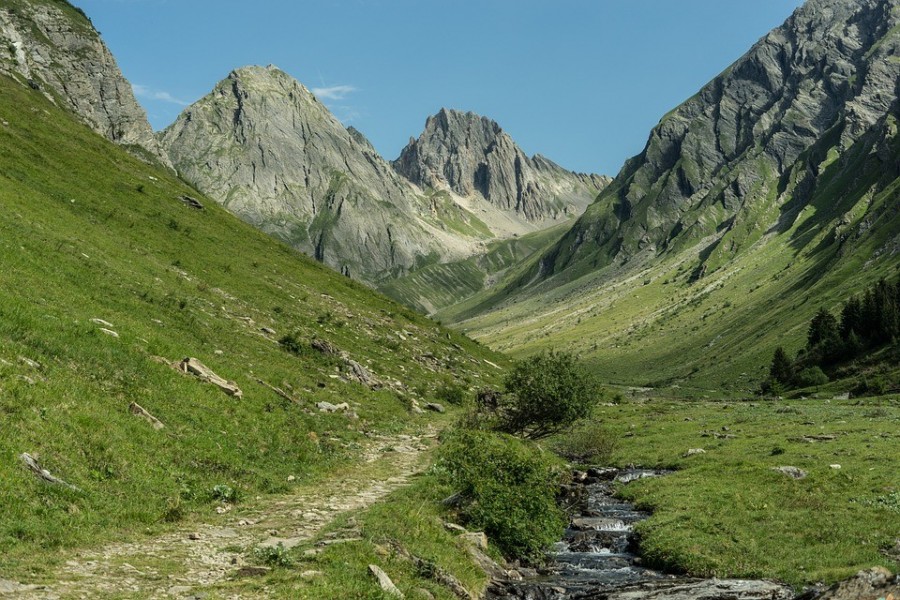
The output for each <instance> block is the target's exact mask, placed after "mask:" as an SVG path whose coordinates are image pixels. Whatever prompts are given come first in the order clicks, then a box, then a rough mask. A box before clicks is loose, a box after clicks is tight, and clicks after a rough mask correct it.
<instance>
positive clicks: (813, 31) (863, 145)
mask: <svg viewBox="0 0 900 600" xmlns="http://www.w3.org/2000/svg"><path fill="white" fill-rule="evenodd" d="M898 25H900V0H809V1H808V2H807V3H806V4H804V5H803V6H802V7H801V8H799V9H797V11H796V12H795V13H794V14H793V16H791V17H790V18H789V19H788V20H787V21H786V22H785V24H784V25H782V26H781V27H779V28H777V29H775V30H773V31H772V32H771V33H769V34H768V35H766V36H765V37H764V38H763V39H761V40H760V41H759V42H758V43H757V44H756V45H755V46H754V47H753V48H752V49H751V50H750V51H749V52H748V53H747V54H746V55H745V56H743V57H742V58H741V59H739V60H738V61H737V62H735V63H734V64H733V65H732V66H731V67H729V68H728V69H727V70H726V71H725V72H724V73H722V74H721V75H720V76H718V77H716V78H715V79H714V80H713V81H712V82H710V83H709V84H708V85H706V86H705V87H704V88H703V89H702V90H700V92H699V93H697V94H696V95H695V96H694V97H692V98H691V99H689V100H688V101H687V102H685V103H684V104H682V105H681V106H680V107H678V108H677V109H675V110H674V111H672V112H671V113H669V114H668V115H666V116H665V117H664V118H663V119H662V121H660V123H659V125H658V126H657V127H656V128H654V129H653V131H652V133H651V134H650V139H649V141H648V142H647V146H646V148H645V149H644V151H643V152H642V153H641V154H640V155H639V156H637V157H635V158H633V159H631V160H630V161H628V162H627V163H626V165H625V167H624V168H623V170H622V172H621V173H620V174H619V175H618V177H617V178H616V179H615V180H614V182H613V183H612V184H611V185H610V186H609V187H608V188H607V189H606V190H605V191H604V192H603V193H602V194H601V196H600V198H599V199H598V201H597V202H596V203H595V204H593V205H592V206H591V207H590V208H589V209H588V210H587V212H586V213H585V215H584V216H583V217H582V218H581V219H580V221H579V222H578V223H577V224H576V226H575V227H574V228H573V230H572V231H571V232H570V233H569V234H568V235H567V236H566V237H565V238H563V239H562V241H561V242H560V243H559V244H557V246H556V247H555V248H554V249H552V250H551V251H550V252H549V253H548V254H546V255H545V256H544V258H543V260H542V262H541V271H540V275H542V276H543V277H545V278H546V277H549V276H552V275H555V274H558V273H560V272H564V271H566V270H567V269H568V268H570V267H573V266H574V265H575V264H576V263H578V264H581V265H582V266H586V265H590V268H592V269H594V268H602V267H604V266H607V265H610V264H635V263H641V262H644V261H646V260H649V259H653V258H654V257H657V256H659V255H660V254H663V253H667V252H672V251H678V250H679V249H685V248H696V249H697V250H698V252H699V254H700V261H701V262H700V265H699V266H698V267H697V270H696V272H695V276H696V277H697V278H699V277H702V276H704V275H706V274H708V273H711V272H712V271H714V270H715V269H716V268H717V267H718V266H720V265H722V264H724V263H726V262H727V261H729V260H731V259H733V258H734V257H735V256H736V255H737V254H739V253H740V252H741V251H742V250H745V249H746V248H748V247H750V246H751V245H752V244H754V243H756V242H757V241H759V240H760V239H761V238H762V237H763V236H765V235H766V234H767V233H772V232H777V233H780V232H786V231H789V230H790V229H791V228H792V227H793V226H794V224H795V223H797V222H798V220H799V219H800V217H801V216H802V215H803V214H804V213H803V210H804V209H805V208H806V207H810V206H817V207H818V208H817V209H816V212H817V213H818V214H817V215H816V222H815V226H816V227H835V228H836V234H835V237H834V243H838V244H840V243H843V242H844V241H845V240H846V239H848V238H850V237H852V236H853V235H855V233H856V232H858V231H859V228H858V226H859V225H861V224H864V223H869V224H872V223H875V222H876V221H877V220H878V217H879V214H880V213H879V211H883V210H889V207H885V206H878V203H877V202H870V203H869V205H862V204H859V202H863V204H865V203H866V202H868V201H870V200H871V199H872V197H873V196H877V194H878V193H879V192H880V191H882V190H884V189H885V188H886V186H887V185H889V184H890V183H891V182H892V181H893V180H894V179H895V178H896V177H897V175H898V173H900V154H898V152H897V144H896V140H897V110H898V107H897V95H898V94H897V91H898V87H897V81H898V79H900V61H898V60H897V56H898V55H900V27H898ZM838 180H842V183H841V184H840V185H839V186H838V187H837V188H836V187H835V186H830V189H827V188H828V187H829V186H827V185H825V182H828V181H832V182H833V181H838ZM838 188H840V189H838ZM866 197H868V200H866ZM822 209H825V210H822ZM854 209H855V210H854ZM867 211H868V212H867ZM829 212H831V214H829ZM842 214H843V215H845V217H846V218H845V219H843V221H845V222H842ZM807 216H808V215H807ZM828 217H830V218H834V219H835V220H834V222H833V223H829V222H828V221H827V220H826V218H828ZM884 221H885V220H882V222H884ZM811 226H812V225H811ZM808 239H811V236H807V238H806V239H805V240H803V241H800V242H797V243H803V242H804V241H807V240H808ZM807 243H808V242H807ZM575 270H576V271H577V270H578V269H575Z"/></svg>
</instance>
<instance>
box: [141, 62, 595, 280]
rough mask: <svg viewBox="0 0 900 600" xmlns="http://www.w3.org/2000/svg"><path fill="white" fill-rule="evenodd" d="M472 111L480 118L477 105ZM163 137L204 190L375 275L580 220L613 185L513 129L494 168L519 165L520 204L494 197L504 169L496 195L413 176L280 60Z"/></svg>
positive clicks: (200, 106) (348, 268)
mask: <svg viewBox="0 0 900 600" xmlns="http://www.w3.org/2000/svg"><path fill="white" fill-rule="evenodd" d="M440 114H445V115H446V114H451V113H448V112H447V111H442V113H440ZM452 114H454V115H455V114H457V113H452ZM436 118H437V117H436ZM436 118H432V119H429V122H432V121H433V120H434V119H436ZM466 119H469V120H471V121H472V122H481V120H482V119H481V118H480V117H477V116H474V115H471V114H469V115H467V116H466ZM484 121H485V122H487V120H484ZM494 127H495V128H496V131H497V134H499V133H500V130H499V126H496V124H494ZM423 136H424V134H423ZM433 137H434V136H432V138H433ZM159 139H160V142H161V144H162V145H163V147H164V148H165V149H166V151H167V152H168V155H169V156H170V158H171V160H172V162H173V163H174V165H175V166H176V168H177V169H178V171H179V173H180V174H181V175H182V176H183V177H184V178H185V179H187V180H188V181H189V182H190V183H192V184H193V185H195V186H197V188H198V189H200V190H201V191H203V192H204V193H206V194H209V195H210V196H212V197H213V198H215V199H217V200H218V201H219V202H221V203H222V204H223V205H225V206H226V207H227V208H228V209H229V210H231V211H232V212H234V213H235V214H237V215H239V216H240V217H241V218H243V219H245V220H247V221H248V222H250V223H253V224H255V225H257V226H258V227H260V228H261V229H263V230H264V231H267V232H269V233H271V234H273V235H276V236H278V237H280V238H281V239H283V240H285V241H286V242H288V243H290V244H291V245H293V246H295V247H297V248H299V249H300V250H302V251H303V252H305V253H307V254H309V255H310V256H313V257H315V258H316V259H318V260H319V261H321V262H324V263H325V264H327V265H329V266H331V267H332V268H334V269H336V270H339V271H341V272H343V273H344V274H346V275H349V276H351V277H354V278H357V279H360V280H362V281H365V282H368V283H370V284H379V283H381V282H384V281H386V280H389V279H393V278H396V277H399V276H404V275H406V274H408V273H412V272H415V271H416V270H417V269H420V268H423V267H427V266H429V265H433V264H437V263H444V262H453V261H457V260H462V259H465V258H466V257H469V256H472V255H475V254H478V253H479V252H483V251H484V244H485V242H488V241H491V240H494V239H498V238H505V237H510V236H511V235H514V234H518V233H520V232H521V233H527V232H529V231H535V230H538V229H542V228H545V227H549V226H552V225H555V224H556V223H558V222H559V221H560V220H566V219H569V218H572V217H574V216H575V215H577V214H579V213H580V212H581V211H582V210H583V209H584V207H585V206H586V205H587V203H588V202H589V201H590V200H591V199H593V198H594V197H595V196H596V194H597V192H598V191H599V189H600V188H601V187H602V185H603V184H605V183H606V181H605V180H604V179H603V178H601V177H598V176H585V175H575V174H571V173H569V172H567V171H565V170H564V169H562V168H560V167H558V166H557V165H555V164H553V163H551V162H550V161H548V160H546V159H542V158H537V159H534V160H532V159H527V158H525V157H524V155H523V154H522V153H521V151H520V150H519V149H518V147H516V146H515V144H514V143H513V142H512V141H511V140H510V139H509V137H508V136H506V135H505V134H502V135H497V136H496V140H494V142H493V145H494V147H497V144H496V141H499V142H501V146H500V147H502V149H503V152H504V153H503V155H502V156H503V157H504V158H503V159H502V160H501V159H500V155H499V154H498V157H497V158H494V159H492V165H493V166H492V169H493V171H491V172H492V173H493V172H496V173H502V172H510V173H515V174H516V175H515V177H516V178H517V181H519V180H520V183H521V186H524V187H521V186H520V187H521V189H520V191H519V192H517V193H518V194H519V196H520V200H521V201H520V202H518V203H517V204H513V203H511V202H509V201H499V200H498V201H496V203H494V202H493V201H492V198H493V199H494V200H496V199H497V198H499V197H500V196H499V195H498V194H500V193H501V191H502V192H504V193H505V190H506V189H507V186H506V183H509V182H506V183H503V181H501V180H499V179H497V178H496V177H494V180H496V181H498V182H500V183H503V186H501V187H498V188H497V189H498V190H500V191H498V193H497V194H494V196H490V195H489V196H488V197H486V198H485V197H480V196H479V197H472V195H471V194H470V193H469V190H465V189H462V188H459V192H456V191H453V190H448V189H446V187H447V186H442V185H440V182H439V181H437V180H431V181H424V180H422V179H419V180H418V181H414V182H411V181H409V180H407V179H406V178H405V177H404V176H403V171H402V170H395V169H394V168H392V166H391V164H390V163H388V162H387V161H385V160H384V159H383V158H381V156H379V155H378V153H377V152H376V151H375V149H374V148H373V147H372V145H371V144H370V143H369V141H368V140H367V139H366V138H365V136H364V135H363V134H362V133H360V132H359V131H357V130H356V129H354V128H352V127H350V128H345V127H344V126H343V125H342V124H341V123H340V122H339V121H338V120H337V119H336V118H335V117H334V116H333V115H332V114H331V113H330V112H329V111H328V109H327V108H326V107H325V106H324V105H323V104H322V103H321V102H319V101H318V99H317V98H316V97H315V96H314V95H313V94H312V93H311V92H310V91H309V90H307V89H306V88H305V87H304V86H303V85H302V84H300V83H299V82H298V81H296V80H295V79H293V78H292V77H290V76H289V75H287V74H286V73H284V72H283V71H281V70H279V69H278V68H276V67H274V66H269V67H244V68H241V69H237V70H235V71H233V72H232V73H231V74H230V75H229V76H228V77H227V78H226V79H225V80H223V81H222V82H220V83H219V84H218V85H217V86H216V88H215V89H214V90H213V91H212V92H211V93H210V94H208V95H207V96H206V97H204V98H202V99H201V100H199V101H197V102H196V103H194V104H193V105H191V106H190V107H188V108H187V109H185V111H184V112H183V113H182V114H181V115H180V116H179V118H178V119H177V120H176V121H175V123H173V124H172V125H171V126H169V127H168V128H167V129H166V130H165V131H163V132H161V134H160V135H159ZM442 147H443V148H444V149H445V151H446V153H447V155H448V156H450V157H452V156H454V155H455V153H462V152H464V149H463V148H462V147H461V146H458V145H456V140H455V138H454V137H453V136H450V137H448V139H447V140H446V141H445V143H444V144H443V146H442ZM454 148H456V149H454ZM478 152H481V153H485V152H486V151H485V150H478ZM488 152H489V151H488ZM517 165H518V166H517ZM526 175H527V180H526V179H525V178H524V176H526ZM542 190H546V192H547V193H546V194H544V193H543V191H542ZM538 192H541V193H538ZM541 194H543V195H541ZM507 200H508V199H507ZM526 208H527V210H526Z"/></svg>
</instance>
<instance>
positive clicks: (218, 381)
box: [172, 358, 244, 398]
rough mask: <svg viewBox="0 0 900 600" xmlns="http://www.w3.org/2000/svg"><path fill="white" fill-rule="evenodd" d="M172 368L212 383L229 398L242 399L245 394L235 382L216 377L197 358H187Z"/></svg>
mask: <svg viewBox="0 0 900 600" xmlns="http://www.w3.org/2000/svg"><path fill="white" fill-rule="evenodd" d="M172 367H173V368H174V369H176V370H178V371H181V372H182V373H187V374H188V375H193V376H194V377H197V378H198V379H200V380H202V381H205V382H207V383H211V384H213V385H214V386H216V387H217V388H219V389H220V390H222V391H223V392H225V393H226V394H228V395H229V396H233V397H235V398H242V397H243V396H244V393H243V392H242V391H241V389H240V388H239V387H238V386H237V384H236V383H234V382H233V381H227V380H225V379H223V378H221V377H219V376H218V375H216V374H215V373H214V372H213V370H212V369H210V368H209V367H207V366H206V365H204V364H203V363H202V362H200V361H199V360H197V359H196V358H185V359H182V360H181V361H180V362H177V363H175V364H173V365H172Z"/></svg>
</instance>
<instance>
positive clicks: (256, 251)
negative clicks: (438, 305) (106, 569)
mask: <svg viewBox="0 0 900 600" xmlns="http://www.w3.org/2000/svg"><path fill="white" fill-rule="evenodd" d="M0 119H2V120H3V123H2V124H0V206H2V209H3V214H4V218H3V219H2V222H0V261H2V264H3V268H2V269H0V359H2V362H0V571H2V572H10V571H12V570H16V571H19V572H21V571H22V569H26V568H27V567H29V566H34V567H35V568H39V566H38V565H39V561H38V560H37V558H36V557H40V560H41V561H43V560H49V559H51V558H52V557H51V556H50V554H48V551H50V550H53V549H56V548H64V547H71V546H74V545H83V544H88V543H94V542H98V541H102V540H104V539H109V538H111V537H112V536H114V535H119V534H122V533H127V532H131V531H137V530H142V531H143V530H144V529H145V528H150V529H154V528H157V527H163V526H164V521H165V520H166V519H177V518H179V517H180V516H181V515H183V514H184V513H190V512H192V511H209V510H211V508H212V503H211V498H210V494H211V490H212V488H213V486H215V485H217V484H228V485H230V486H233V487H235V488H237V489H238V490H239V491H240V493H241V494H243V495H244V496H245V497H246V496H252V495H254V494H258V493H267V492H284V491H287V490H288V489H289V486H290V484H288V483H286V481H287V476H288V475H294V476H297V477H298V483H299V482H303V481H309V480H310V479H314V478H315V477H316V476H317V474H320V473H323V472H324V471H325V470H327V469H329V468H331V467H333V466H334V465H337V464H339V463H342V462H345V461H347V460H349V459H350V458H352V456H353V455H354V451H353V449H354V448H356V447H358V444H359V443H360V442H362V441H363V440H364V434H365V432H366V431H371V430H382V431H387V430H399V429H401V428H404V427H406V426H407V425H408V424H409V423H410V420H411V417H410V414H409V412H408V403H407V400H403V399H401V398H400V397H399V395H398V394H395V393H394V392H393V391H390V390H387V389H385V390H381V391H377V392H372V391H370V390H369V389H368V388H366V387H363V386H361V385H359V384H356V383H351V382H347V381H344V380H342V379H340V378H338V374H339V370H340V369H341V368H342V366H341V363H340V362H339V361H335V360H331V359H329V358H327V357H324V356H322V355H319V354H317V353H315V352H309V353H306V354H303V355H302V356H299V357H298V356H294V355H291V354H289V353H287V352H285V351H283V350H282V349H281V348H280V347H279V345H278V344H277V343H276V341H275V339H277V337H278V336H272V335H269V336H267V335H266V334H264V333H263V332H262V331H261V327H269V328H271V329H274V330H275V331H277V332H278V335H279V336H280V335H282V334H285V333H289V332H290V333H296V334H297V335H298V337H299V338H300V339H301V340H303V341H304V342H305V341H307V340H310V339H312V338H313V337H315V336H319V337H322V338H325V339H327V340H329V341H330V342H331V343H333V344H335V345H337V346H338V347H340V348H342V349H344V350H347V351H348V352H350V354H351V355H352V357H353V358H354V359H355V360H357V361H359V362H360V363H362V364H364V365H366V366H367V367H368V368H369V369H370V370H371V371H372V372H373V373H374V374H376V375H377V376H378V377H380V378H382V379H383V380H390V381H393V380H398V381H400V382H402V383H403V384H404V385H405V386H406V392H405V393H404V395H405V396H407V398H408V397H415V396H428V395H429V394H430V393H431V391H430V390H432V389H433V386H434V380H435V372H434V371H433V369H434V370H436V371H437V372H438V373H447V374H448V375H452V376H454V377H457V378H459V379H460V380H462V381H463V382H464V383H467V384H471V385H479V384H480V383H482V382H485V381H486V380H489V379H490V378H491V377H494V376H495V374H496V373H497V371H496V370H495V369H494V368H493V367H490V366H486V365H485V363H484V362H483V360H482V359H484V358H488V359H490V360H492V361H494V362H500V361H501V360H502V359H501V358H499V357H498V356H497V355H495V354H494V353H492V352H490V351H488V350H486V349H483V348H481V347H479V346H478V345H476V344H474V343H472V342H471V341H469V340H467V339H465V338H463V337H462V336H459V335H457V334H454V333H452V332H448V331H446V330H444V329H441V328H440V327H438V326H437V325H435V324H434V323H432V322H429V321H427V320H425V319H423V318H421V317H419V316H417V315H415V314H413V313H411V312H410V311H408V310H406V309H403V308H401V307H399V306H398V305H396V304H394V303H393V302H391V301H388V300H387V299H384V298H382V297H380V296H377V295H375V294H373V293H372V292H371V291H370V290H368V289H366V288H364V287H362V286H361V285H358V284H356V283H354V282H352V281H351V280H349V279H346V278H343V277H340V276H338V275H336V274H335V273H333V272H331V271H329V270H327V269H325V268H323V267H321V266H319V265H317V264H315V263H313V262H312V261H310V260H307V259H305V258H303V257H301V256H299V255H298V254H297V253H296V252H294V251H292V250H290V249H289V248H287V247H286V246H284V245H282V244H279V243H277V242H274V241H273V240H272V239H271V238H269V237H268V236H265V235H264V234H262V233H259V232H257V231H256V230H254V229H253V228H251V227H250V226H248V225H245V224H243V223H242V222H240V221H239V220H238V219H236V218H234V217H232V216H230V215H229V214H227V213H226V212H225V211H224V210H223V209H220V208H219V207H217V206H216V205H215V203H214V202H212V201H208V200H206V199H204V198H202V197H200V199H201V201H203V203H204V204H205V205H206V209H205V210H202V211H198V210H194V209H191V208H188V207H187V206H185V205H184V204H183V203H182V202H180V201H179V196H180V195H182V194H191V195H195V196H196V195H197V194H196V192H194V191H193V190H191V189H189V188H187V187H186V186H185V185H184V184H182V183H181V182H179V181H178V180H176V179H174V178H173V177H171V176H170V175H168V174H167V173H165V172H162V171H159V170H156V169H154V168H153V167H150V166H148V165H145V164H143V163H141V162H139V161H137V160H135V159H133V158H132V157H130V156H129V155H127V154H126V153H125V152H123V151H122V150H121V149H119V148H118V147H116V146H114V145H113V144H111V143H109V142H107V141H105V140H104V139H102V138H100V137H99V136H97V135H95V134H93V133H92V132H90V131H89V130H88V129H87V128H85V127H83V126H81V125H79V124H77V123H75V122H74V121H73V120H72V119H71V118H70V117H69V115H67V114H65V113H63V112H62V111H60V110H58V109H56V108H55V107H53V106H52V105H51V104H49V103H48V102H47V101H46V100H44V99H43V98H42V97H41V96H40V95H39V94H38V93H35V92H33V91H31V90H29V89H27V88H25V87H23V86H20V85H17V84H15V83H13V82H12V81H11V80H8V79H5V78H3V79H0ZM94 318H99V319H104V320H106V321H108V322H110V323H112V325H113V326H112V327H111V329H114V330H115V331H116V332H117V333H118V334H119V337H118V338H114V337H112V336H109V335H106V334H104V333H103V332H101V331H100V325H97V324H95V323H93V322H91V319H94ZM251 319H252V321H251ZM398 333H399V335H398ZM401 335H402V339H401ZM428 352H430V353H432V354H433V355H434V357H435V359H434V360H433V361H432V362H429V361H426V360H423V359H421V356H422V355H423V354H425V353H428ZM157 356H158V357H165V358H167V359H169V360H175V359H179V358H181V357H184V356H195V357H197V358H199V359H200V360H202V361H203V362H205V363H206V364H207V365H209V366H210V367H211V368H212V369H213V370H215V371H216V372H217V373H218V374H220V375H222V376H223V377H226V378H228V379H233V380H234V381H236V382H237V384H238V385H239V386H240V387H241V388H242V390H243V392H244V398H243V399H240V400H238V399H234V398H231V397H228V396H226V395H224V394H223V393H221V392H220V391H218V390H217V389H216V388H214V387H213V386H211V385H207V384H203V383H200V382H199V381H197V380H195V379H192V378H189V377H186V376H182V375H180V374H178V373H177V372H175V371H174V370H172V369H170V368H169V367H168V366H166V365H165V364H161V363H160V362H157V361H155V360H154V357H157ZM24 359H28V360H31V361H36V362H37V363H39V364H40V367H39V368H34V367H32V366H29V364H28V363H27V362H26V361H25V360H24ZM417 359H419V360H422V362H418V361H417ZM257 378H259V379H262V380H264V381H266V382H269V383H271V384H272V385H276V386H279V387H283V388H285V389H290V390H293V394H294V395H295V396H296V397H297V398H298V399H299V400H300V403H299V405H297V404H294V403H291V402H287V401H285V400H283V399H282V398H280V397H279V396H277V395H276V394H274V393H272V392H271V391H270V390H268V389H267V388H265V387H263V386H262V385H260V384H258V383H257V381H256V380H257ZM323 400H325V401H332V402H335V403H337V402H342V401H348V402H350V404H351V405H353V406H354V408H355V410H356V412H357V413H358V414H359V417H360V419H359V420H358V421H349V420H348V419H347V418H346V417H344V416H340V415H322V414H320V413H319V412H318V411H316V410H315V409H314V407H313V404H314V403H315V402H318V401H323ZM132 401H136V402H138V403H139V404H141V405H142V406H144V407H145V408H146V409H147V410H149V411H150V412H151V413H153V414H154V415H156V416H157V417H158V418H159V419H161V420H162V421H163V422H164V423H165V425H166V428H165V429H163V430H162V431H159V432H157V431H155V430H153V429H151V428H150V427H149V426H148V425H147V424H146V423H145V422H144V421H142V420H140V419H138V418H136V417H134V416H132V415H130V414H129V412H128V406H129V404H130V403H131V402H132ZM418 418H419V419H421V418H425V417H418ZM21 452H29V453H32V454H34V455H37V456H39V457H40V460H41V462H42V464H43V465H44V466H45V467H46V468H48V469H49V470H51V471H52V472H53V473H55V474H57V475H59V476H60V477H62V478H64V479H66V480H68V481H69V482H71V483H73V484H75V485H77V486H78V487H80V488H81V489H82V490H83V492H82V493H77V492H70V491H66V490H63V489H60V488H56V487H51V486H47V485H44V484H42V483H41V482H39V481H37V480H36V478H34V477H33V476H32V475H31V474H30V473H28V472H26V471H25V470H24V469H23V468H22V466H21V465H20V464H19V461H18V458H17V457H18V455H19V454H20V453H21Z"/></svg>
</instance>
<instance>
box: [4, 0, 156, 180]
mask: <svg viewBox="0 0 900 600" xmlns="http://www.w3.org/2000/svg"><path fill="white" fill-rule="evenodd" d="M4 4H5V6H3V7H2V8H0V43H2V47H3V51H2V52H0V73H5V74H7V75H10V76H13V77H14V78H15V79H17V80H19V81H20V82H22V83H25V84H28V85H31V86H32V87H35V88H38V89H41V90H42V91H43V92H44V94H45V95H46V96H47V98H49V99H50V100H51V101H53V102H54V103H56V104H59V105H61V106H64V107H66V108H68V109H70V110H72V111H73V112H74V113H75V114H76V115H78V117H79V118H80V119H81V120H82V121H83V122H84V123H85V124H87V125H88V126H89V127H90V128H91V129H93V130H94V131H96V132H97V133H99V134H101V135H103V136H105V137H107V138H109V139H110V140H112V141H114V142H116V143H119V144H122V145H124V146H128V147H131V148H132V149H134V148H135V147H138V148H142V149H143V150H144V151H146V152H147V153H149V155H150V157H152V158H153V159H154V160H157V161H159V162H161V163H162V164H164V165H166V166H169V167H171V164H170V163H169V161H168V159H167V157H166V155H165V153H164V152H163V151H162V149H161V148H160V146H159V143H158V142H157V140H156V138H155V137H154V135H153V130H152V129H151V127H150V124H149V123H148V122H147V114H146V113H145V112H144V109H143V108H141V106H140V105H139V104H138V103H137V101H136V100H135V98H134V92H133V90H132V87H131V84H130V83H129V82H128V81H127V80H126V79H125V78H124V77H123V76H122V72H121V71H120V70H119V67H118V65H117V64H116V60H115V58H113V55H112V54H111V53H110V51H109V49H108V48H107V47H106V44H104V43H103V40H101V39H100V34H99V33H98V32H97V31H96V30H95V29H94V27H93V25H92V24H91V22H90V20H89V19H88V18H87V17H86V16H85V15H84V13H82V12H81V11H80V10H78V9H76V8H74V7H73V6H72V5H71V4H69V3H68V2H66V1H65V0H31V1H28V2H24V1H21V0H7V2H4Z"/></svg>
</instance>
